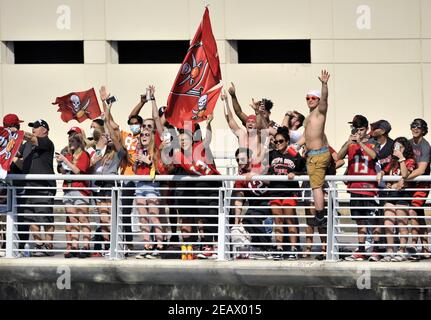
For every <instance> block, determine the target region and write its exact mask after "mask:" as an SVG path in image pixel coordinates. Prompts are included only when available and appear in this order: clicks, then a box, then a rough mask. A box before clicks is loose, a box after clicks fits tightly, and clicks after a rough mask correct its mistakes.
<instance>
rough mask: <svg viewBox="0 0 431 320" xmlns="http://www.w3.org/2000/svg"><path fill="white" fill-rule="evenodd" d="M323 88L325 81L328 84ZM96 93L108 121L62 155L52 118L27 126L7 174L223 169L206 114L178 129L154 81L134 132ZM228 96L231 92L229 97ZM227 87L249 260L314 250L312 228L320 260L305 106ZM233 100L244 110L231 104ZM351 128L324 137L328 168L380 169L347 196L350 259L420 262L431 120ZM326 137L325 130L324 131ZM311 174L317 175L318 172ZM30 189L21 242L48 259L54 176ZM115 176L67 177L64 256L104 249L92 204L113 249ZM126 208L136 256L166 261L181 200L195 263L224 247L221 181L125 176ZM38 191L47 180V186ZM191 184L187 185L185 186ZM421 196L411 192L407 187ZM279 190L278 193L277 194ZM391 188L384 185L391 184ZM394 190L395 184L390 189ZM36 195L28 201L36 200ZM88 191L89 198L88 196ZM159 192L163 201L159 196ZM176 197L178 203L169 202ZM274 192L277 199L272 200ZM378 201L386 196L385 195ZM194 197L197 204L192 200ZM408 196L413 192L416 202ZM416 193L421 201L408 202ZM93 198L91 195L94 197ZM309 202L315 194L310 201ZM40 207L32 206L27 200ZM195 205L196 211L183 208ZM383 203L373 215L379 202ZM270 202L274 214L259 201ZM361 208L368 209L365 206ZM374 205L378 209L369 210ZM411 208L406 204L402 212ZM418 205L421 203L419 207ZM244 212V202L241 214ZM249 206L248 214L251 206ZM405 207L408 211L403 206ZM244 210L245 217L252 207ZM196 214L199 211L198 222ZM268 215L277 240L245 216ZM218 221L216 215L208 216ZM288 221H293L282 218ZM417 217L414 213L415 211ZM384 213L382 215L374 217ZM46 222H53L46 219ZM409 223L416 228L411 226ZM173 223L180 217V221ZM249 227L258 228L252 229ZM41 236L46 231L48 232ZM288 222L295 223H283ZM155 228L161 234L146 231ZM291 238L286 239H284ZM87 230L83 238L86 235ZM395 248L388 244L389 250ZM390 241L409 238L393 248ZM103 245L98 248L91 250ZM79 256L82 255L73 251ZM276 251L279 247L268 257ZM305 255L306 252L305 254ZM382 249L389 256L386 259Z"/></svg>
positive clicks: (363, 121)
mask: <svg viewBox="0 0 431 320" xmlns="http://www.w3.org/2000/svg"><path fill="white" fill-rule="evenodd" d="M325 84H326V83H325ZM99 92H100V99H101V101H102V102H103V116H102V117H101V118H100V119H94V120H93V121H92V123H91V127H90V128H89V131H88V133H87V134H86V133H85V131H84V129H83V128H81V127H76V126H75V127H72V128H70V130H69V131H68V132H67V137H66V136H65V139H67V143H66V146H65V147H64V148H63V149H62V150H61V151H60V152H58V153H57V152H56V151H55V150H56V148H55V147H54V144H53V142H52V141H51V140H50V139H49V125H48V123H47V122H46V121H44V120H37V121H34V122H32V123H29V126H30V127H31V128H32V132H31V133H30V132H25V143H23V145H22V146H21V148H20V150H19V152H18V154H17V156H16V158H15V159H14V163H13V165H12V167H11V173H25V174H54V172H55V171H56V172H57V173H61V174H74V175H79V174H95V175H113V174H121V175H142V176H150V177H154V176H155V175H165V174H174V175H192V176H197V175H199V176H202V175H219V174H220V173H219V171H218V170H217V168H216V165H215V163H214V159H213V156H212V153H211V149H210V143H211V138H212V128H211V122H212V120H213V117H212V116H208V118H207V119H206V123H205V124H206V128H205V135H203V134H202V130H201V128H200V126H199V125H198V124H196V125H194V126H193V127H192V128H190V129H177V128H174V127H172V126H171V125H170V124H169V123H168V122H167V121H166V119H165V115H164V112H165V110H166V108H165V107H161V108H158V106H157V103H156V97H155V88H154V87H153V86H150V87H149V88H148V90H147V94H146V95H141V96H140V100H139V102H138V104H137V105H136V106H135V107H134V108H133V110H132V111H131V113H130V115H129V117H128V119H127V124H128V125H129V129H130V130H121V129H120V127H119V125H118V124H117V122H116V121H114V119H113V116H112V113H111V108H112V105H111V104H107V103H106V100H107V99H108V98H109V96H110V95H109V94H108V93H107V90H106V89H105V87H102V88H101V89H100V91H99ZM228 94H229V96H230V99H229V96H228ZM228 94H227V93H226V92H224V93H222V95H221V100H222V101H223V103H224V110H225V117H226V121H227V123H228V125H229V128H230V129H231V130H232V132H233V133H234V135H235V136H236V137H237V139H238V149H237V150H236V152H235V156H236V161H237V163H238V175H244V176H246V177H247V179H246V180H241V181H237V182H236V183H235V190H234V191H233V196H234V197H235V198H236V199H234V200H233V201H232V205H233V206H235V208H234V209H233V210H232V215H233V216H234V217H235V218H234V219H233V220H234V222H232V223H233V224H234V226H233V227H232V230H235V228H243V229H244V230H246V231H247V232H248V233H250V234H253V236H252V237H251V244H252V245H253V244H254V245H255V246H254V247H253V248H254V249H255V251H256V254H254V255H252V257H254V258H256V259H258V258H268V257H271V258H272V259H274V260H282V259H289V260H296V259H299V258H301V257H304V258H305V257H309V256H310V254H311V253H312V246H313V234H314V231H315V228H316V229H317V230H318V232H319V234H320V237H321V243H322V247H321V254H319V255H318V256H317V258H318V259H323V258H324V252H325V251H326V247H325V244H326V239H325V234H326V223H325V222H323V223H322V221H318V220H316V219H315V218H314V215H315V210H314V209H313V201H312V200H311V199H313V197H312V193H311V191H308V194H307V192H306V193H301V192H300V191H299V189H300V188H302V189H308V190H310V184H308V183H306V182H304V183H301V185H300V183H299V182H297V181H295V180H294V179H293V178H294V177H295V176H296V175H306V174H308V173H307V168H308V166H307V165H306V162H307V157H309V154H308V152H307V147H306V144H305V145H304V143H302V144H301V143H300V141H301V139H302V138H303V134H304V130H303V128H304V123H305V122H306V121H307V119H306V117H305V116H304V115H303V114H301V113H300V112H298V111H288V112H286V114H285V116H284V118H283V119H281V120H282V121H281V123H277V122H275V121H274V119H272V118H271V110H272V108H273V102H272V101H271V100H270V99H262V100H260V101H254V100H252V103H251V105H250V106H251V107H252V110H253V113H252V114H251V115H248V114H246V113H245V112H244V111H243V109H242V108H241V105H240V103H239V99H238V97H237V92H236V89H235V86H234V85H233V84H231V86H230V87H229V89H228ZM320 99H321V92H320V91H317V90H312V91H309V92H308V93H307V94H306V103H307V105H308V106H309V107H310V109H311V106H316V105H318V104H319V101H320ZM229 100H230V101H231V103H232V105H233V109H234V113H235V115H236V117H237V118H238V119H239V121H240V124H238V122H237V120H235V116H234V115H233V114H232V111H231V109H230V104H229ZM148 102H150V103H151V113H152V117H151V118H147V119H143V118H142V117H141V116H140V115H139V114H140V112H141V109H142V107H143V106H144V105H145V104H147V103H148ZM22 122H23V121H22V120H20V119H19V117H18V116H16V115H14V114H9V115H6V116H5V117H4V119H3V125H4V127H7V128H9V129H10V130H12V131H13V130H20V129H21V128H20V123H22ZM350 127H351V132H350V134H349V135H348V136H347V137H346V139H347V141H346V143H345V144H344V145H343V146H342V147H341V149H340V150H339V151H338V152H337V151H336V150H334V149H333V148H332V147H330V146H329V144H327V146H328V148H329V152H330V155H331V159H330V163H329V165H328V166H327V167H326V174H335V173H336V169H338V168H340V167H342V166H343V165H344V164H345V160H344V159H345V158H347V170H346V174H347V175H365V176H368V175H375V176H376V180H375V181H368V182H367V181H363V182H360V181H359V182H348V183H347V187H348V190H349V193H350V206H351V207H354V209H351V215H352V217H353V219H354V220H355V221H356V222H357V224H358V243H359V244H360V245H359V246H358V248H357V249H356V250H355V251H354V252H353V253H352V254H351V255H350V256H348V257H346V260H352V261H358V260H359V261H361V260H365V259H369V260H371V261H379V260H384V261H404V260H406V259H407V258H409V259H418V256H417V255H416V249H415V248H416V246H417V245H418V244H419V242H421V247H422V252H423V253H428V240H427V239H428V230H427V228H421V227H420V226H423V225H425V224H426V222H425V219H424V218H421V217H423V216H424V205H425V200H426V198H427V196H428V189H427V188H429V184H428V183H423V182H412V181H410V180H412V179H414V178H415V177H418V176H420V175H429V174H430V154H431V149H430V145H429V143H428V142H427V141H426V139H425V138H424V136H425V135H426V134H427V132H428V126H427V123H426V122H425V121H424V120H423V119H414V120H413V121H412V122H411V125H410V129H411V137H410V138H406V137H398V138H396V139H394V140H392V139H391V138H390V137H389V134H390V131H391V125H390V123H389V122H388V121H386V120H379V121H376V122H373V123H371V124H369V122H368V120H367V118H366V117H365V116H363V115H356V116H355V117H354V118H353V120H352V122H350ZM325 138H326V137H325ZM53 158H55V160H56V164H57V168H56V170H54V167H53V161H52V159H53ZM264 174H266V175H277V176H286V177H287V179H286V180H284V181H270V182H269V181H257V180H255V179H252V177H253V176H254V175H264ZM384 175H396V176H401V179H400V180H399V181H398V182H393V183H383V182H382V177H383V176H384ZM310 180H311V179H310ZM14 185H16V186H22V185H24V182H23V181H14ZM25 185H26V186H31V187H39V189H25V191H21V192H23V193H24V194H23V197H22V198H18V203H22V204H25V205H26V206H25V207H24V208H23V210H22V213H25V214H26V215H24V216H19V222H26V223H27V224H19V226H18V228H19V229H18V231H21V232H20V240H22V241H21V242H20V248H21V249H22V248H23V246H24V243H25V242H26V241H28V239H29V234H28V233H26V232H28V231H29V230H30V231H32V233H31V235H32V236H33V237H34V241H35V242H36V246H35V248H36V249H37V250H38V251H37V252H36V253H35V255H52V254H53V253H52V251H51V250H52V249H53V244H52V240H53V233H52V232H54V225H53V224H52V223H53V222H54V216H53V215H52V212H53V209H52V205H53V203H54V197H53V196H54V195H55V192H56V189H55V186H56V183H55V181H46V180H44V181H26V182H25ZM114 186H115V181H106V180H100V181H98V180H95V181H85V180H84V181H78V180H73V181H67V180H65V181H64V184H63V187H64V197H63V203H64V209H65V212H66V214H67V220H66V228H65V229H66V241H67V247H66V252H65V254H64V256H65V257H66V258H71V257H75V256H79V257H80V258H86V257H90V256H94V255H96V256H97V255H99V253H94V252H93V253H91V252H90V250H91V249H92V248H91V245H92V230H91V228H90V219H89V217H88V215H87V214H88V213H89V212H90V211H91V210H90V209H89V205H90V204H91V203H96V204H97V205H98V208H99V209H98V212H99V213H100V224H101V226H100V227H99V228H98V229H97V230H96V231H97V232H98V235H102V236H99V240H101V241H105V245H104V248H103V249H105V250H107V249H109V231H110V230H109V229H110V227H109V223H110V205H111V198H110V195H111V189H110V188H112V187H114ZM121 186H122V189H123V191H122V196H123V197H124V198H123V199H122V205H123V208H122V214H123V215H124V217H125V218H123V219H124V220H123V222H124V224H125V226H124V231H125V233H126V236H125V242H126V243H129V244H128V248H129V249H130V250H133V244H132V242H133V233H132V229H131V225H132V223H131V213H132V207H133V204H134V203H135V205H136V206H137V208H138V212H139V214H140V216H141V218H140V222H141V224H142V232H143V234H144V237H143V239H142V241H143V243H144V250H143V252H142V253H140V254H138V255H136V258H158V257H160V256H161V253H162V252H163V250H165V249H166V245H165V244H164V243H165V241H166V228H164V227H162V225H166V221H169V220H170V221H173V222H176V220H175V221H174V220H172V219H171V218H163V213H164V209H163V208H159V207H157V205H159V204H162V205H166V206H169V205H173V206H174V207H175V208H176V209H175V210H176V211H177V213H178V215H179V216H184V217H183V218H181V226H179V229H180V231H181V234H183V236H182V242H183V243H185V244H187V243H199V241H200V242H201V243H202V245H201V246H196V245H194V246H193V249H194V250H196V251H199V252H200V253H198V254H197V255H193V258H194V257H196V258H202V259H207V258H213V257H214V256H215V250H214V248H215V246H216V243H217V237H216V236H215V235H214V234H217V227H216V226H208V225H211V224H212V225H217V218H216V216H217V215H218V208H217V206H218V196H219V194H218V189H217V188H218V187H220V186H221V183H220V182H216V181H199V182H193V183H192V182H187V181H178V182H174V183H167V182H163V183H159V182H156V181H151V180H150V181H139V182H135V181H124V182H123V183H122V185H121ZM40 187H46V188H44V189H41V188H40ZM187 188H189V189H187ZM412 188H414V189H416V191H409V189H412ZM281 189H282V190H281ZM385 189H386V191H385ZM388 189H391V190H389V191H388ZM28 196H31V197H28ZM90 196H91V198H90ZM162 196H163V197H162ZM166 196H172V199H173V200H167V199H166ZM268 197H271V200H268V199H267V198H268ZM379 197H380V198H391V197H392V198H394V199H385V200H381V201H380V202H377V201H378V199H379ZM191 198H193V199H191ZM409 198H410V199H409ZM411 198H413V200H412V199H411ZM91 199H94V201H95V202H92V200H91ZM302 199H307V200H306V201H302ZM298 203H304V204H305V205H308V206H309V207H310V209H306V215H307V216H309V218H307V219H306V224H307V228H305V234H306V240H307V245H306V246H303V247H302V248H301V246H299V245H297V243H298V239H299V237H298V234H299V232H300V230H299V228H298V219H297V218H295V217H294V216H295V215H296V214H297V210H296V209H295V207H296V206H298ZM31 205H35V206H31ZM187 206H192V207H193V206H195V207H196V208H186V207H187ZM378 206H380V207H383V209H382V210H376V209H375V208H376V207H378ZM259 207H270V208H271V209H265V208H259ZM361 207H364V208H361ZM370 207H371V208H373V209H370ZM403 207H405V209H403ZM412 207H413V208H412ZM244 208H245V209H244ZM247 208H248V209H247ZM400 208H401V209H400ZM245 210H246V212H244V211H245ZM191 215H195V217H191ZM248 215H249V216H259V215H263V216H265V215H266V216H272V217H273V224H274V227H273V228H270V229H271V230H270V231H271V232H272V233H273V235H274V242H273V243H272V245H259V244H264V243H268V242H270V241H271V237H268V236H267V228H266V227H265V224H264V220H265V218H257V217H250V218H248V217H247V216H248ZM211 216H212V217H211ZM285 216H290V217H289V218H286V217H285ZM410 216H411V217H412V218H408V217H410ZM376 217H377V218H376ZM44 224H45V225H44ZM408 224H411V225H413V227H412V228H409V227H407V226H406V225H408ZM173 225H175V223H174V224H173ZM249 225H251V226H249ZM368 225H372V226H373V225H382V226H384V227H368ZM42 226H43V227H44V231H45V233H43V234H42V233H41V227H42ZM285 226H287V227H285ZM369 230H371V232H372V236H373V244H374V245H373V246H372V248H373V249H372V250H373V252H372V254H368V255H367V254H366V245H365V242H366V238H367V234H368V232H369ZM171 231H172V233H171V238H170V241H171V242H173V243H179V239H178V233H177V232H176V228H175V226H174V227H173V228H172V229H171ZM150 232H151V234H154V236H150ZM286 233H287V234H289V235H290V236H289V237H287V238H288V241H287V242H289V243H290V245H289V246H287V245H285V243H286V238H285V237H284V234H286ZM409 234H411V235H412V237H411V240H412V241H411V246H407V245H406V244H407V241H408V238H407V237H406V236H407V235H409ZM80 236H81V238H80ZM385 244H388V245H390V246H385ZM394 244H401V246H399V249H398V250H396V246H394ZM97 248H99V249H101V248H100V244H99V247H96V245H95V246H94V249H97ZM78 250H79V251H80V252H79V253H77V251H78ZM267 251H275V252H276V254H272V255H269V254H266V253H265V252H267ZM285 252H288V254H286V253H285ZM298 252H302V254H298ZM382 253H388V254H385V255H382Z"/></svg>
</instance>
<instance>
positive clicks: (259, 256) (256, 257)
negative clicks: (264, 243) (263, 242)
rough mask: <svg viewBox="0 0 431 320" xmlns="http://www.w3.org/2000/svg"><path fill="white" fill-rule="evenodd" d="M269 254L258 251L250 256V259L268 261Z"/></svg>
mask: <svg viewBox="0 0 431 320" xmlns="http://www.w3.org/2000/svg"><path fill="white" fill-rule="evenodd" d="M266 256H267V254H266V253H265V252H263V251H256V252H253V253H252V254H250V259H252V260H266Z"/></svg>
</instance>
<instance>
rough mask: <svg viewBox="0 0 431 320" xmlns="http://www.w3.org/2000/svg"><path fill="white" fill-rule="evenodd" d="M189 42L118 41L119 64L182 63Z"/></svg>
mask: <svg viewBox="0 0 431 320" xmlns="http://www.w3.org/2000/svg"><path fill="white" fill-rule="evenodd" d="M189 45H190V42H189V41H186V40H178V41H177V40H175V41H118V61H119V63H182V62H183V60H184V57H185V56H186V53H187V50H188V49H189Z"/></svg>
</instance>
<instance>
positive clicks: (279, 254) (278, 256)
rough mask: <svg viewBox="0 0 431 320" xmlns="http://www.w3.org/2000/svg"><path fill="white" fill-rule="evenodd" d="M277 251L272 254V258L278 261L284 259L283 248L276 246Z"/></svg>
mask: <svg viewBox="0 0 431 320" xmlns="http://www.w3.org/2000/svg"><path fill="white" fill-rule="evenodd" d="M276 251H277V253H275V254H273V255H272V259H273V260H274V261H280V260H284V250H283V248H277V249H276Z"/></svg>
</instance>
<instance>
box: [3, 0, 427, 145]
mask: <svg viewBox="0 0 431 320" xmlns="http://www.w3.org/2000/svg"><path fill="white" fill-rule="evenodd" d="M208 2H209V3H210V13H211V19H212V25H213V30H214V34H215V37H216V39H217V42H218V46H219V51H220V57H221V62H222V72H223V80H224V82H225V85H228V84H229V83H230V82H231V81H233V82H234V83H235V84H236V87H237V91H238V96H239V98H240V102H241V103H242V105H243V107H244V109H245V110H246V112H250V111H251V110H250V109H249V107H248V104H249V101H250V100H251V98H252V97H255V98H261V97H268V98H271V99H272V100H273V101H274V103H275V106H274V109H273V118H274V119H275V120H277V121H278V122H281V120H282V116H283V115H284V113H285V112H286V111H287V110H289V109H292V108H295V109H298V110H299V111H302V112H304V113H306V112H307V108H306V104H305V100H304V95H305V92H306V91H307V90H308V89H311V88H318V87H319V84H320V83H319V81H318V80H317V76H318V74H319V71H320V70H321V69H322V68H326V69H328V70H329V71H330V72H331V74H332V77H331V80H330V111H329V120H328V126H327V133H328V136H329V139H330V141H331V144H333V145H334V146H336V147H337V148H338V147H340V146H341V144H342V143H343V142H344V140H345V139H346V136H347V134H348V131H349V128H348V126H347V124H346V122H347V121H350V120H351V118H352V117H353V115H354V114H356V113H363V114H365V115H366V116H368V117H369V119H370V120H373V121H374V120H378V119H380V118H386V119H388V120H389V121H390V122H391V123H392V124H393V127H394V129H393V134H392V135H393V136H398V135H409V134H410V132H409V127H408V125H409V122H410V121H411V119H413V118H414V117H425V119H426V120H428V121H431V107H430V105H431V19H429V18H430V17H431V1H429V0H306V1H304V0H268V1H261V0H208ZM64 6H66V7H64ZM69 9H70V29H59V28H58V25H57V22H58V21H57V20H58V19H59V18H60V20H61V19H62V18H61V17H62V15H63V14H64V12H68V10H69ZM64 10H66V11H64ZM57 12H59V13H57ZM202 13H203V1H200V0H159V1H150V0H122V1H118V0H44V1H33V0H1V1H0V40H1V41H3V42H6V41H18V40H84V41H85V43H84V48H85V64H82V65H14V64H11V63H10V62H11V61H10V58H8V53H7V48H6V47H5V46H4V45H2V48H1V53H0V60H1V65H0V75H1V76H0V108H1V111H2V114H6V113H9V112H16V113H18V114H19V115H20V116H21V117H22V118H24V119H25V120H26V121H32V120H35V119H36V118H39V117H43V118H45V119H46V120H47V121H49V123H50V124H51V126H52V133H51V134H52V137H53V139H54V142H55V143H56V145H57V149H60V147H61V146H62V145H64V144H65V142H66V136H65V133H66V129H67V128H68V127H70V126H72V125H74V124H75V123H69V124H65V123H62V122H61V121H59V119H60V118H59V114H58V113H57V112H56V108H55V107H54V106H52V105H51V104H50V103H51V102H52V101H54V99H55V97H56V96H60V95H63V94H66V93H68V92H70V91H75V90H76V91H79V90H85V89H87V88H89V87H92V86H94V87H95V88H96V89H97V88H98V87H99V86H100V85H102V84H106V85H107V86H108V88H109V90H110V91H111V92H112V93H114V94H116V95H117V97H118V99H119V102H118V103H117V104H116V105H115V107H114V111H113V113H114V116H115V118H116V119H117V120H118V122H119V123H121V124H122V125H123V126H125V125H126V123H125V122H126V117H127V115H128V113H129V111H130V109H131V107H132V106H133V105H135V104H136V102H137V101H138V98H139V94H140V93H142V92H144V90H145V86H146V85H148V84H151V83H152V84H154V85H155V86H156V88H157V97H158V101H159V103H160V104H164V102H165V101H166V99H167V95H168V91H169V89H170V88H171V85H172V82H173V80H174V78H175V76H176V73H177V70H178V68H179V65H176V64H165V65H163V64H162V65H150V64H148V65H119V64H115V63H111V62H112V60H111V56H110V52H111V50H110V46H109V43H108V41H115V40H188V39H190V38H191V37H192V36H193V34H194V32H195V30H196V27H197V25H198V23H199V21H200V19H201V17H202ZM60 22H61V21H60ZM243 39H311V59H312V63H311V64H308V65H301V64H237V63H234V61H235V59H234V56H232V55H231V52H232V49H231V47H230V45H229V43H228V41H227V40H243ZM143 113H144V115H149V114H150V112H149V106H148V108H147V110H144V112H143ZM215 117H216V119H215V122H214V128H223V129H227V126H226V124H225V121H224V118H223V111H222V107H221V104H220V105H219V106H218V108H217V109H216V112H215ZM82 126H83V127H84V128H85V129H87V128H88V127H89V123H88V122H87V123H83V124H82ZM220 137H221V135H218V136H217V138H216V139H215V140H214V143H213V144H214V145H213V149H214V150H220V149H221V148H222V145H223V142H222V138H220ZM232 137H233V136H232V135H231V134H230V133H228V134H227V136H226V137H225V138H224V139H223V141H225V142H227V143H228V145H229V148H230V149H233V148H234V147H235V142H234V139H232Z"/></svg>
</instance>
